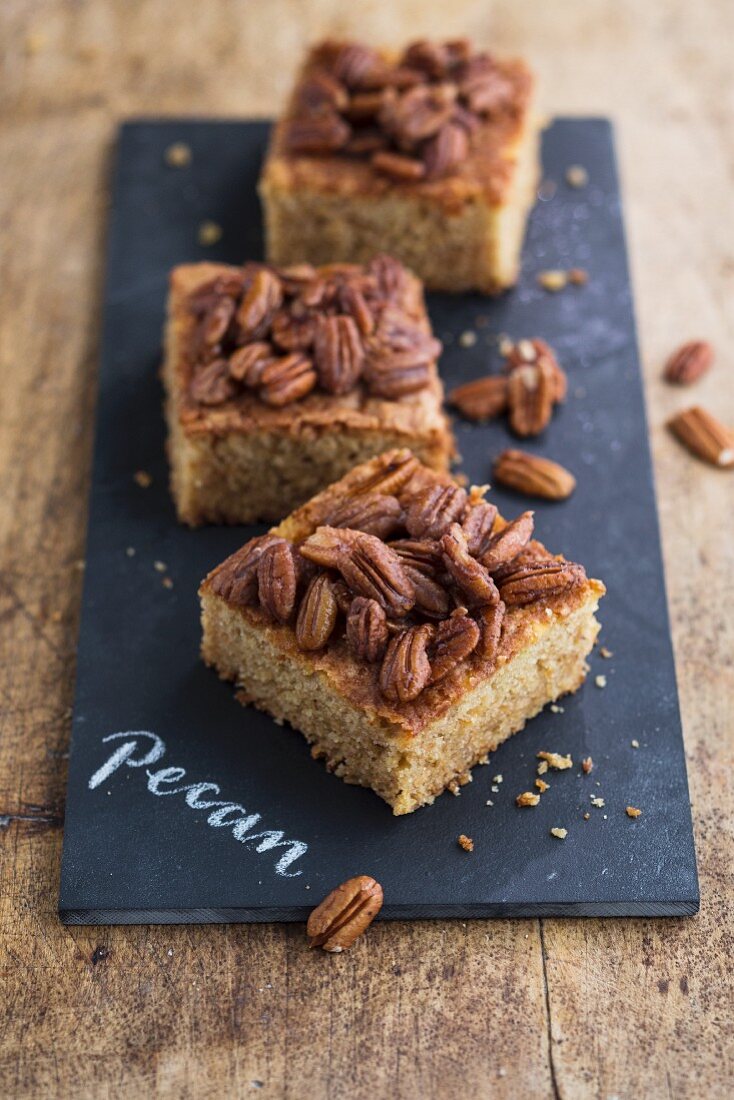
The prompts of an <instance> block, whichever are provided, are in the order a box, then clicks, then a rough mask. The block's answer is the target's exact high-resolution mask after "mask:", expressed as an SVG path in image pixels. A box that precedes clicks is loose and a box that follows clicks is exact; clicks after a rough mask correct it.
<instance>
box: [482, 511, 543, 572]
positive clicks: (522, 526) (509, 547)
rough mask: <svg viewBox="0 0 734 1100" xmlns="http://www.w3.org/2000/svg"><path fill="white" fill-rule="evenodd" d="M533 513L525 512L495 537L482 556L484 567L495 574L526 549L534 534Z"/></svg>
mask: <svg viewBox="0 0 734 1100" xmlns="http://www.w3.org/2000/svg"><path fill="white" fill-rule="evenodd" d="M533 526H534V520H533V513H532V512H523V513H522V515H519V516H517V518H516V519H513V521H512V523H508V524H506V525H505V526H504V527H503V528H502V530H501V531H498V532H497V534H496V535H493V536H492V538H491V539H490V541H489V544H488V546H487V548H486V550H485V551H484V553H483V554H482V556H481V559H480V560H481V562H482V565H483V566H484V567H485V569H487V570H489V572H490V573H494V572H495V571H496V570H498V569H500V568H501V567H502V566H504V565H507V564H508V562H511V561H513V560H514V559H515V558H516V557H517V556H518V554H519V553H521V551H523V550H524V549H525V547H526V546H527V544H528V543H529V542H530V539H531V537H532V534H533Z"/></svg>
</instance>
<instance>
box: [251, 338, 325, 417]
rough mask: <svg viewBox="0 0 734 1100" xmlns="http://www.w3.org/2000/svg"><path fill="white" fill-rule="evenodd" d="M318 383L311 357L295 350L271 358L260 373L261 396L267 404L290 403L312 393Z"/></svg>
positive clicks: (277, 405) (278, 405)
mask: <svg viewBox="0 0 734 1100" xmlns="http://www.w3.org/2000/svg"><path fill="white" fill-rule="evenodd" d="M315 385H316V371H315V370H314V369H313V364H312V363H311V360H310V359H307V358H306V356H305V355H302V354H301V352H298V351H294V352H292V353H291V354H290V355H284V356H282V357H281V358H278V359H271V360H270V361H269V362H268V363H267V364H266V365H265V367H264V368H263V370H262V373H261V375H260V390H259V393H260V397H261V398H262V400H263V401H264V402H265V404H266V405H274V406H276V407H280V406H282V405H289V404H290V403H291V401H297V400H298V399H299V398H301V397H305V396H306V394H308V393H310V392H311V390H312V389H313V388H314V386H315Z"/></svg>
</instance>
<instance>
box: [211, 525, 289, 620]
mask: <svg viewBox="0 0 734 1100" xmlns="http://www.w3.org/2000/svg"><path fill="white" fill-rule="evenodd" d="M274 542H277V536H276V535H270V534H268V535H258V536H257V538H254V539H250V541H249V542H247V543H245V545H244V546H243V547H242V549H241V550H239V551H238V552H237V553H236V554H233V555H232V557H231V558H227V560H226V562H224V564H223V565H222V566H221V567H220V568H219V569H218V570H217V571H216V573H215V574H214V576H213V577H212V580H211V590H212V592H214V593H215V595H217V596H221V597H222V598H223V599H225V600H227V601H228V602H229V603H232V604H235V605H236V606H239V607H247V606H248V605H250V604H255V603H257V566H258V562H259V561H260V557H261V555H262V553H263V551H264V550H267V548H268V546H272V544H273V543H274Z"/></svg>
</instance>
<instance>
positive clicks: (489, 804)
mask: <svg viewBox="0 0 734 1100" xmlns="http://www.w3.org/2000/svg"><path fill="white" fill-rule="evenodd" d="M484 805H485V806H494V802H491V801H490V799H487V801H486V802H485V803H484Z"/></svg>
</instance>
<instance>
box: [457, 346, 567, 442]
mask: <svg viewBox="0 0 734 1100" xmlns="http://www.w3.org/2000/svg"><path fill="white" fill-rule="evenodd" d="M567 389H568V380H567V378H566V372H565V371H564V369H563V367H562V366H561V365H560V363H559V362H558V360H557V359H556V357H555V354H554V353H553V349H552V348H551V347H550V345H549V344H547V343H546V342H545V340H540V339H537V338H536V339H534V340H519V341H518V342H517V343H516V344H513V345H511V346H510V347H509V348H508V349H507V353H506V355H505V373H504V374H489V375H487V376H486V377H484V378H477V379H475V380H474V381H473V382H467V383H466V384H465V385H463V386H457V388H456V389H455V390H453V391H452V393H451V394H450V395H449V401H450V402H451V404H452V405H455V406H456V408H457V409H458V410H459V411H460V412H461V413H462V415H463V416H465V417H466V418H467V420H478V421H483V420H491V419H492V418H493V417H495V416H500V414H501V413H504V412H507V413H508V417H509V421H510V427H511V428H512V430H513V431H514V432H515V434H516V435H519V436H523V437H528V436H534V435H540V433H541V432H543V431H545V429H546V428H547V427H548V424H549V423H550V420H551V417H552V416H553V409H554V407H555V406H556V405H557V404H560V403H561V402H562V401H564V400H565V398H566V392H567Z"/></svg>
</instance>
